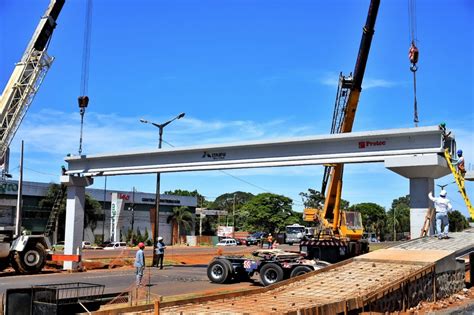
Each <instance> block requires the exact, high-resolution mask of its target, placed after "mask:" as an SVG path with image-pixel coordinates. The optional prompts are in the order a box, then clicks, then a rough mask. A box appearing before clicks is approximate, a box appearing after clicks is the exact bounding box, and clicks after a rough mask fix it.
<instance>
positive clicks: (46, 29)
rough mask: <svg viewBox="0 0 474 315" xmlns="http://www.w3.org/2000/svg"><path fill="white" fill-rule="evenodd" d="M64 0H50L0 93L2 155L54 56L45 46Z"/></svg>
mask: <svg viewBox="0 0 474 315" xmlns="http://www.w3.org/2000/svg"><path fill="white" fill-rule="evenodd" d="M64 2H65V0H51V2H50V4H49V6H48V8H47V9H46V12H45V14H44V16H43V17H42V18H41V20H40V22H39V23H38V26H37V27H36V30H35V32H34V33H33V36H32V38H31V40H30V42H29V43H28V46H27V47H26V49H25V52H24V53H23V56H22V58H21V60H20V62H18V63H17V64H16V65H15V69H14V70H13V73H12V75H11V76H10V79H9V80H8V83H7V85H6V86H5V89H4V90H3V93H2V95H1V96H0V157H4V155H5V153H6V152H7V149H8V146H9V145H10V142H11V141H12V139H13V137H14V135H15V132H16V130H17V129H18V126H19V125H20V123H21V120H22V119H23V116H24V115H25V113H26V111H27V110H28V107H29V105H30V104H31V102H32V101H33V98H34V96H35V94H36V92H37V91H38V88H39V86H40V85H41V83H42V81H43V78H44V76H45V75H46V72H47V71H48V69H49V67H50V66H51V64H52V62H53V60H54V58H53V57H50V56H48V54H47V52H46V50H47V47H48V44H49V41H50V39H51V36H52V34H53V30H54V28H55V27H56V19H57V18H58V15H59V13H60V12H61V9H62V7H63V5H64Z"/></svg>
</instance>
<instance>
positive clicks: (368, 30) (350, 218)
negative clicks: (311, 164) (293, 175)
mask: <svg viewBox="0 0 474 315" xmlns="http://www.w3.org/2000/svg"><path fill="white" fill-rule="evenodd" d="M379 5H380V0H372V1H371V3H370V7H369V12H368V14H367V20H366V23H365V26H364V28H363V34H362V39H361V42H360V46H359V53H358V56H357V62H356V65H355V68H354V75H353V76H351V75H349V76H347V77H345V76H342V75H340V77H339V87H338V93H337V97H336V105H335V110H334V114H333V125H332V128H331V132H332V133H347V132H351V131H352V127H353V125H354V118H355V113H356V110H357V105H358V103H359V98H360V92H361V90H362V80H363V78H364V73H365V68H366V65H367V59H368V56H369V51H370V46H371V43H372V37H373V34H374V27H375V21H376V18H377V13H378V8H379ZM343 173H344V164H333V165H330V166H327V167H326V169H325V175H324V180H323V185H322V191H321V193H323V194H324V195H325V202H324V207H323V209H311V208H309V209H305V210H304V219H305V221H312V222H316V223H317V224H318V225H319V227H320V228H319V233H318V235H314V237H313V238H312V239H310V240H306V241H303V242H302V243H301V245H300V246H301V251H302V252H306V253H307V254H308V255H309V256H311V257H316V258H320V259H323V260H326V261H329V262H336V261H340V260H342V259H345V258H348V257H351V256H355V255H358V254H361V253H364V252H367V251H368V244H367V243H366V242H364V241H362V240H361V238H362V234H363V227H362V220H361V215H360V213H358V212H349V211H342V210H341V195H342V184H343V182H342V177H343ZM328 180H329V185H328V186H327V184H328ZM326 186H327V189H326ZM328 242H329V243H328Z"/></svg>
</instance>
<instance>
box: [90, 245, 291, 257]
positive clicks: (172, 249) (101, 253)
mask: <svg viewBox="0 0 474 315" xmlns="http://www.w3.org/2000/svg"><path fill="white" fill-rule="evenodd" d="M278 248H281V249H283V250H290V251H298V250H299V247H298V246H297V245H293V246H290V245H280V246H279V247H278ZM257 249H259V247H257V246H221V247H182V246H168V247H167V250H166V253H167V255H199V254H215V255H217V251H218V250H222V253H223V255H243V254H247V253H250V252H252V251H254V250H257ZM136 251H137V249H136V248H131V249H126V250H103V249H97V250H92V249H86V250H84V251H83V258H84V259H101V258H115V257H135V253H136ZM151 254H152V249H151V247H147V248H146V249H145V255H146V256H147V257H148V256H151Z"/></svg>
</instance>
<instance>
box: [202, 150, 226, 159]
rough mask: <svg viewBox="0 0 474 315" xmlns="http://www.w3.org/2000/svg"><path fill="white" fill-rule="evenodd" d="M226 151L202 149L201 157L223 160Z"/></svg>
mask: <svg viewBox="0 0 474 315" xmlns="http://www.w3.org/2000/svg"><path fill="white" fill-rule="evenodd" d="M225 156H226V153H225V152H212V153H211V152H207V151H204V153H203V154H202V158H203V159H206V158H207V159H211V160H223V159H225Z"/></svg>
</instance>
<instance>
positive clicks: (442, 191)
mask: <svg viewBox="0 0 474 315" xmlns="http://www.w3.org/2000/svg"><path fill="white" fill-rule="evenodd" d="M446 194H447V192H446V190H444V189H443V190H441V192H440V193H439V195H440V196H441V197H446Z"/></svg>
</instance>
